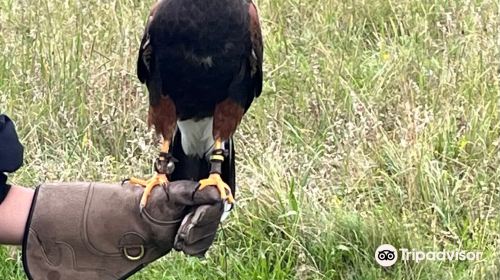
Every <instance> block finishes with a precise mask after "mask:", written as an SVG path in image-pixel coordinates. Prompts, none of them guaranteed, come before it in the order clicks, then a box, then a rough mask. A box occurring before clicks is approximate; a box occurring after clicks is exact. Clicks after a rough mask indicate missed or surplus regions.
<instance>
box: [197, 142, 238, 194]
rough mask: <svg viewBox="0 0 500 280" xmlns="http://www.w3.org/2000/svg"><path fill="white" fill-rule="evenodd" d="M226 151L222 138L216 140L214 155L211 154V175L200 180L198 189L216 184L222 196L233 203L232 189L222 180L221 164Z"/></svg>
mask: <svg viewBox="0 0 500 280" xmlns="http://www.w3.org/2000/svg"><path fill="white" fill-rule="evenodd" d="M224 154H225V151H224V149H223V148H222V141H221V140H220V139H217V140H215V147H214V150H213V151H212V155H211V156H210V164H211V169H210V175H209V176H208V178H207V179H203V180H200V186H199V188H198V190H202V189H204V188H206V187H208V186H214V187H216V188H217V189H218V190H219V193H220V196H221V198H222V200H226V199H227V202H228V203H233V202H234V198H233V195H232V194H231V189H230V188H229V186H228V185H227V184H226V183H225V182H224V181H223V180H222V178H221V176H220V174H221V165H222V162H223V161H224Z"/></svg>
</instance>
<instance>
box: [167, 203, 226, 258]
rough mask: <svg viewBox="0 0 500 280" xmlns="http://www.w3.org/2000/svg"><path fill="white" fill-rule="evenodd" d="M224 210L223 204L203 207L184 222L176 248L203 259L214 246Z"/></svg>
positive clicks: (178, 234) (189, 215)
mask: <svg viewBox="0 0 500 280" xmlns="http://www.w3.org/2000/svg"><path fill="white" fill-rule="evenodd" d="M223 212H224V208H223V207H222V204H221V203H219V204H216V205H201V206H198V207H197V208H196V209H194V210H193V211H191V212H190V213H189V214H188V215H187V216H186V217H185V218H184V220H183V221H182V223H181V226H180V227H179V230H178V232H177V236H176V237H175V241H174V248H175V249H176V250H178V251H183V252H184V253H186V254H188V255H191V256H198V257H202V256H203V255H204V254H205V252H206V251H207V250H208V249H209V248H210V246H211V245H212V243H213V241H214V239H215V235H216V233H217V228H218V226H219V223H220V219H221V216H222V213H223Z"/></svg>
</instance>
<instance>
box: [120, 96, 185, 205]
mask: <svg viewBox="0 0 500 280" xmlns="http://www.w3.org/2000/svg"><path fill="white" fill-rule="evenodd" d="M176 120H177V115H176V109H175V104H174V102H173V101H172V99H170V97H168V96H162V97H161V98H160V100H159V101H158V102H157V104H155V105H152V106H150V108H149V115H148V124H149V125H154V127H155V130H156V132H157V133H159V134H161V135H162V136H163V142H162V145H161V149H160V155H159V156H158V158H157V159H156V162H155V170H156V175H155V176H153V178H151V179H149V180H141V179H137V178H131V179H130V180H129V181H130V183H132V184H137V185H140V186H143V187H144V188H145V189H144V193H143V194H142V198H141V204H140V209H141V210H142V209H143V208H144V207H146V203H147V201H148V197H149V194H150V193H151V190H152V189H153V188H154V187H156V186H165V185H166V184H167V183H168V176H169V175H170V174H172V172H173V171H174V167H175V161H176V160H175V159H174V158H173V156H172V155H171V154H170V153H169V149H170V141H171V140H172V137H173V135H174V131H175V124H176Z"/></svg>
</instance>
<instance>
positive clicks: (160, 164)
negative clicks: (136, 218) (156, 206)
mask: <svg viewBox="0 0 500 280" xmlns="http://www.w3.org/2000/svg"><path fill="white" fill-rule="evenodd" d="M169 147H170V141H168V140H163V143H162V146H161V151H160V155H159V156H158V158H157V159H156V162H155V169H156V175H155V176H154V177H153V178H151V179H149V180H142V179H137V178H134V177H132V178H130V180H129V182H130V183H131V184H136V185H140V186H143V187H144V193H143V194H142V197H141V203H140V205H139V207H140V209H141V211H142V209H143V208H144V207H146V203H147V201H148V197H149V194H150V193H151V191H152V190H153V188H154V187H156V186H165V185H166V184H167V183H168V179H167V175H170V174H172V172H173V171H174V168H175V159H174V158H173V157H172V155H171V154H170V153H169V152H168V151H169Z"/></svg>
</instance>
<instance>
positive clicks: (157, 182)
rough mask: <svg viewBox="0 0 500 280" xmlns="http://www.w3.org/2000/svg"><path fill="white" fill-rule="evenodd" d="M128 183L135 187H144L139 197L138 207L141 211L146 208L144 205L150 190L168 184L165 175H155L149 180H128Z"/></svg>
mask: <svg viewBox="0 0 500 280" xmlns="http://www.w3.org/2000/svg"><path fill="white" fill-rule="evenodd" d="M129 182H130V183H131V184H135V185H140V186H142V187H144V188H145V189H144V192H143V193H142V197H141V204H140V205H139V207H140V209H141V211H142V209H144V207H146V203H147V202H148V198H149V194H150V193H151V190H153V188H154V187H156V186H163V185H166V184H167V183H168V180H167V176H165V174H156V175H155V176H154V177H153V178H151V179H149V180H147V181H146V180H141V179H137V178H133V177H132V178H130V180H129Z"/></svg>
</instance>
